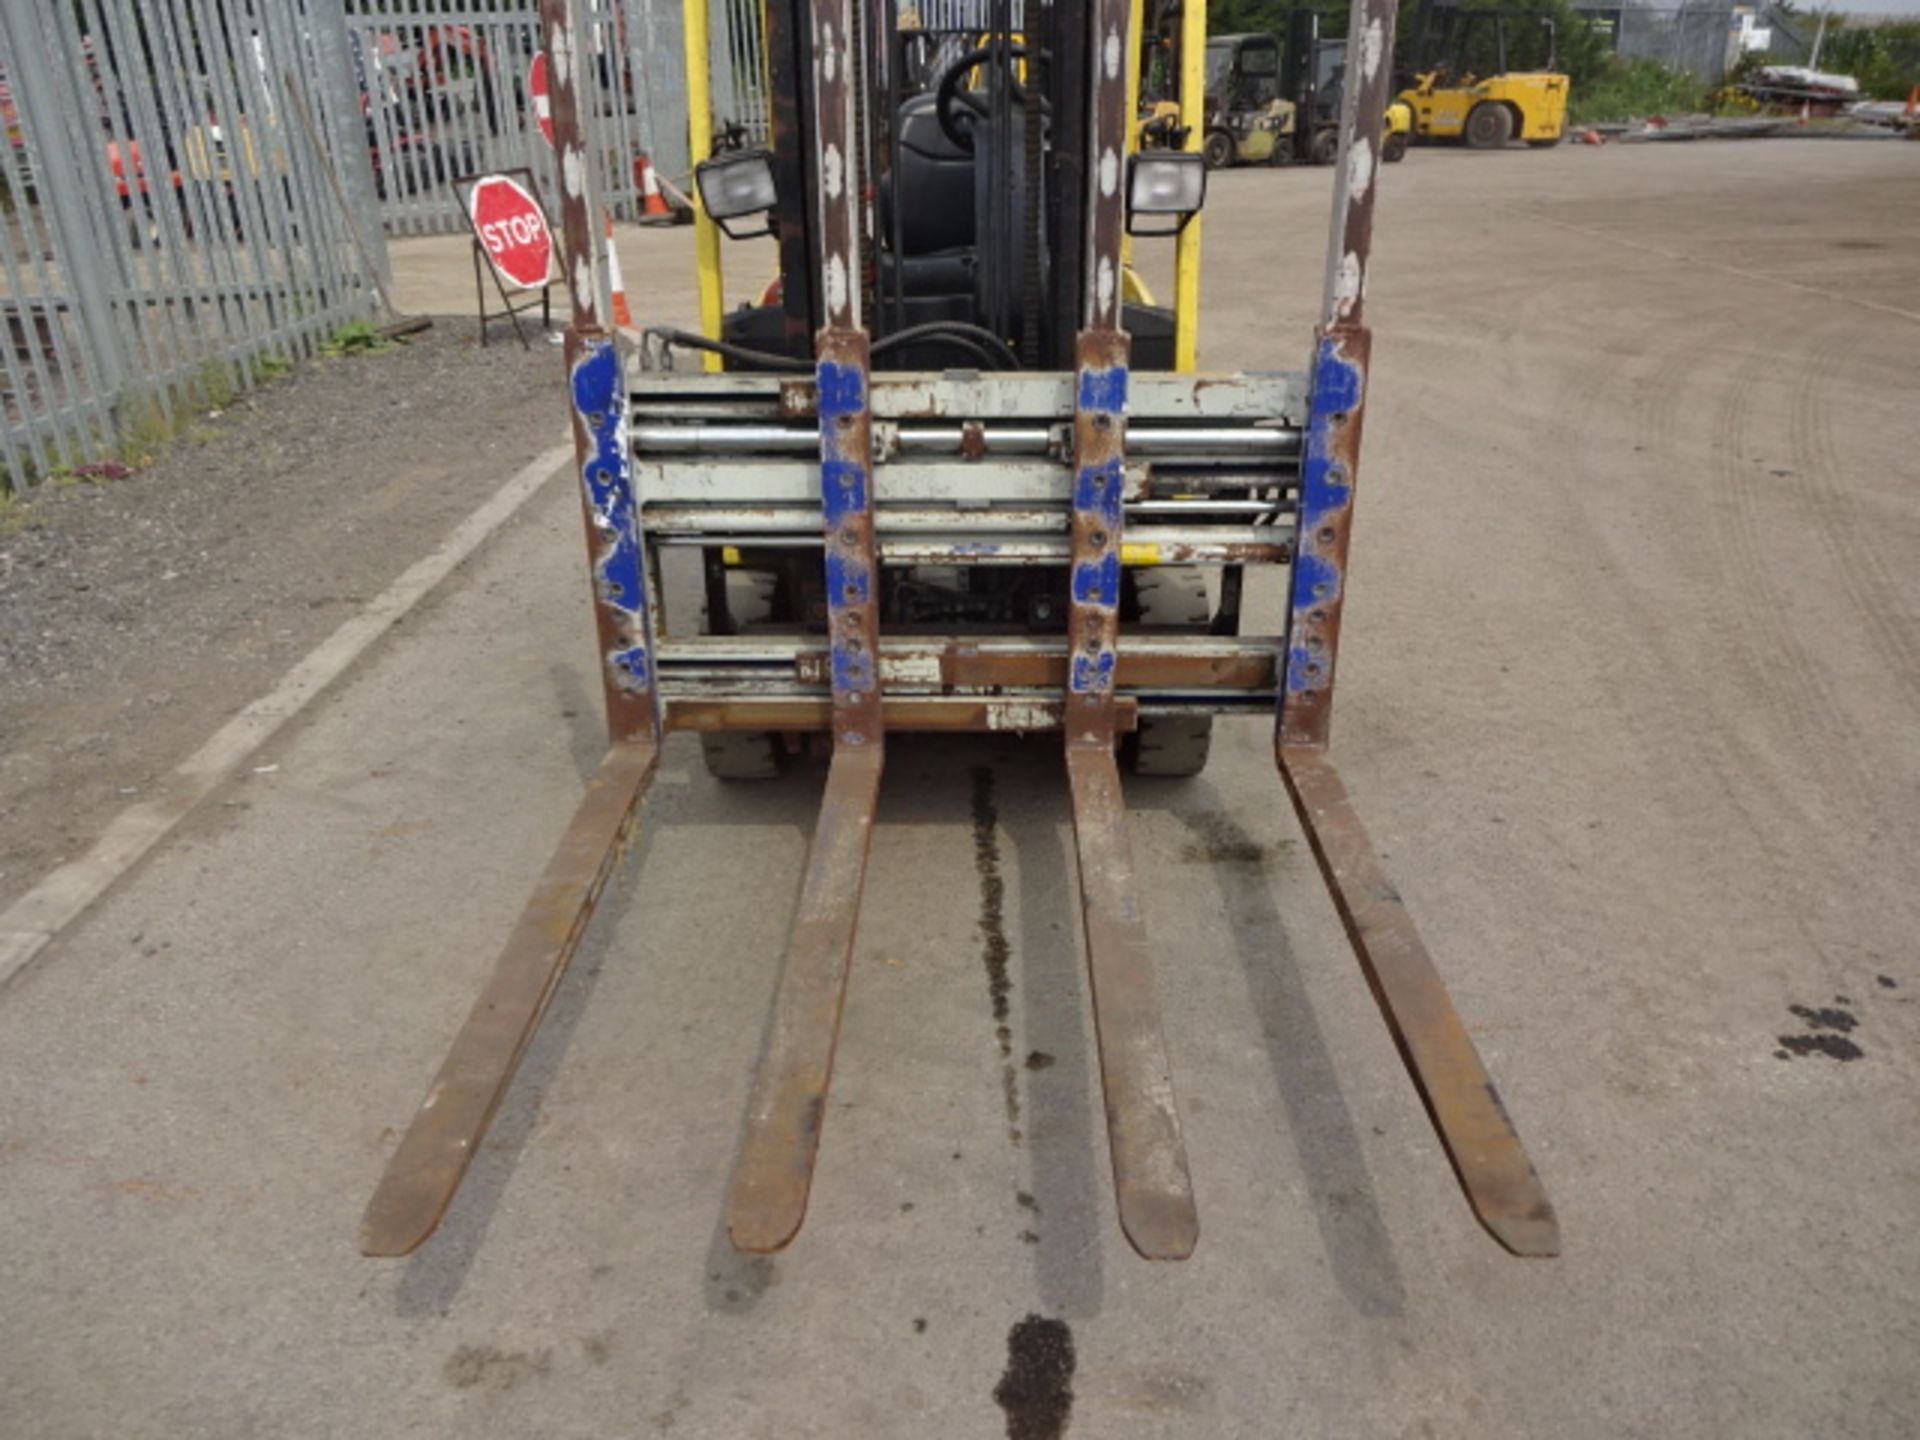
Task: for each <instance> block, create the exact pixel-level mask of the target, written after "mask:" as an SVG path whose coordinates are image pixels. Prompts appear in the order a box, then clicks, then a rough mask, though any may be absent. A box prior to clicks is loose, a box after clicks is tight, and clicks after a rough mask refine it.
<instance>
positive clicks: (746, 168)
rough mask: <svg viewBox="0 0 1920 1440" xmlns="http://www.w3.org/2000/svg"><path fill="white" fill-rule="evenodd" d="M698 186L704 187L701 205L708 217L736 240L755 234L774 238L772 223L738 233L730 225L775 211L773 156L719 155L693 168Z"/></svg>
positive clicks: (755, 153) (753, 152)
mask: <svg viewBox="0 0 1920 1440" xmlns="http://www.w3.org/2000/svg"><path fill="white" fill-rule="evenodd" d="M693 178H694V183H695V184H697V185H698V186H699V187H700V203H701V204H702V205H703V206H705V207H706V211H707V214H709V215H711V216H712V217H713V218H714V219H715V220H717V221H719V222H720V228H721V229H722V230H724V231H726V232H727V235H728V236H729V237H730V238H732V239H735V240H746V239H750V238H751V237H753V236H755V235H770V234H772V233H773V226H772V224H771V223H770V222H769V223H767V224H764V225H762V226H761V227H760V229H758V230H745V231H741V230H735V229H734V228H733V227H732V226H731V225H729V224H728V223H727V222H728V221H729V220H738V219H740V218H741V217H743V216H747V215H760V214H764V213H766V212H767V211H770V210H772V209H773V205H774V200H775V199H776V198H777V197H776V196H775V194H774V189H773V157H772V156H771V155H769V154H768V153H767V152H766V151H764V150H738V151H733V152H731V153H728V154H725V155H716V156H714V158H713V159H711V160H703V161H701V162H700V163H699V164H698V165H696V166H694V167H693Z"/></svg>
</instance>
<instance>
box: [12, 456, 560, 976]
mask: <svg viewBox="0 0 1920 1440" xmlns="http://www.w3.org/2000/svg"><path fill="white" fill-rule="evenodd" d="M572 458H573V446H572V445H571V444H568V445H559V446H556V447H554V448H553V449H551V450H548V451H546V452H545V453H544V454H542V455H540V456H539V457H538V458H536V459H535V460H534V461H533V462H532V463H531V464H529V465H528V466H527V467H526V468H525V469H523V470H521V471H520V472H519V473H518V474H517V475H515V476H514V477H513V478H512V479H511V480H509V481H507V483H506V484H504V485H502V486H501V487H500V488H499V489H498V490H496V491H495V492H494V493H493V495H492V496H491V497H490V498H489V499H488V500H487V502H486V503H485V504H484V505H482V506H481V507H480V508H479V509H478V510H475V511H474V512H473V513H472V514H471V515H469V516H468V517H467V518H466V519H464V520H462V521H461V522H460V523H459V524H458V525H457V526H455V527H454V529H453V531H452V533H451V534H449V535H448V536H447V538H446V539H445V540H443V541H441V542H440V544H439V546H438V547H437V548H435V549H434V551H433V552H432V553H431V554H429V555H428V556H426V557H425V558H424V559H422V560H419V561H416V562H415V563H414V564H413V565H412V566H410V567H409V568H408V569H407V570H406V571H405V573H403V574H402V575H401V576H400V578H399V579H397V580H395V581H394V582H393V584H391V585H389V586H388V587H387V588H386V589H385V590H384V591H382V592H381V593H380V594H379V595H378V596H376V597H375V598H374V599H373V600H372V601H370V602H369V603H368V604H367V605H366V606H365V607H364V608H363V609H362V610H361V611H360V612H359V613H358V614H357V615H355V616H354V617H353V618H352V619H351V620H349V621H347V622H346V623H345V624H344V625H342V626H341V627H340V628H339V629H338V630H336V631H334V632H333V634H331V635H329V636H328V637H327V638H326V639H325V640H323V641H321V642H320V644H319V645H318V646H316V647H315V648H314V649H313V650H312V651H310V652H309V653H308V654H307V656H306V658H305V659H303V660H301V661H300V663H299V664H297V665H295V666H294V667H293V669H291V670H289V671H288V672H287V673H286V674H285V675H284V676H282V677H281V679H280V683H279V684H278V685H276V686H274V687H273V689H272V690H270V691H268V692H267V693H266V694H265V695H262V696H261V697H260V698H259V699H258V700H255V701H254V702H253V703H252V704H251V705H249V706H247V707H246V709H244V710H242V711H241V712H240V713H239V714H237V715H235V716H234V717H233V718H232V719H231V720H229V721H228V722H227V723H226V724H225V725H223V726H221V727H220V729H219V730H217V731H216V732H214V735H213V738H212V739H211V740H209V741H207V743H206V744H204V745H202V746H201V747H200V748H199V750H197V751H196V752H194V754H193V755H191V756H189V757H188V758H187V759H186V760H185V761H184V762H182V763H181V764H180V765H179V766H178V767H177V768H176V769H175V770H174V771H173V772H172V773H171V774H170V775H168V776H167V778H166V780H165V781H163V782H162V784H161V786H160V790H159V793H158V794H156V795H155V796H154V798H153V799H151V800H142V801H141V802H140V803H139V804H137V805H129V806H128V807H127V808H126V809H125V810H122V811H121V812H120V813H119V814H118V815H117V816H115V817H114V819H113V821H112V823H110V824H109V825H108V826H107V828H106V830H105V831H103V832H102V833H101V836H100V838H99V839H98V840H97V841H95V842H94V845H93V848H92V849H91V850H89V851H87V853H86V854H85V855H83V856H81V857H80V858H79V859H78V860H74V861H70V862H69V863H68V864H65V865H62V866H61V867H60V868H59V869H57V870H55V871H53V872H52V873H51V874H49V875H48V876H47V877H46V878H45V879H44V880H42V881H41V882H40V883H39V884H38V885H35V886H34V887H33V889H31V890H29V891H28V892H27V893H26V894H24V895H22V896H21V897H20V898H19V899H18V900H16V901H14V902H13V904H12V905H11V906H9V907H8V909H7V910H6V912H5V913H4V914H0V988H4V987H5V986H6V985H7V983H8V982H9V981H11V980H12V979H13V978H14V977H15V976H16V975H18V974H19V973H20V972H21V971H22V970H23V969H25V968H26V966H27V964H28V962H30V961H31V960H32V959H33V958H34V956H36V955H38V954H39V953H40V952H41V951H42V950H44V949H45V948H46V947H47V945H48V944H50V943H51V942H52V940H53V938H54V937H55V936H56V935H58V934H59V933H60V932H61V930H62V929H64V928H65V927H66V926H68V925H70V924H72V923H73V922H74V921H75V920H76V919H78V918H79V917H80V915H81V914H82V913H83V912H84V911H85V910H86V909H87V907H88V906H90V905H91V904H93V902H94V901H95V900H98V899H99V898H100V897H101V895H103V894H104V893H106V890H107V888H108V887H109V886H110V885H112V884H113V883H114V881H116V880H118V879H119V878H120V877H121V876H122V875H124V874H126V873H127V871H128V870H130V869H131V868H132V867H133V866H134V865H135V864H137V863H138V862H139V860H140V859H141V857H142V856H144V855H145V854H146V853H147V852H148V851H149V850H151V849H153V847H154V846H155V845H157V844H159V843H160V841H161V840H163V839H165V838H166V835H167V832H168V831H170V830H172V829H173V827H174V826H175V825H178V824H179V823H180V821H181V820H183V819H185V818H186V816H187V815H188V813H189V812H191V811H192V810H193V808H194V807H195V806H197V805H198V804H199V803H200V802H201V801H202V800H204V799H206V798H207V796H209V795H210V794H212V793H213V792H214V790H215V789H217V788H218V787H219V786H220V785H222V784H224V783H225V782H226V781H227V780H228V779H229V778H231V777H232V775H233V774H234V772H235V771H236V770H238V769H239V768H240V767H241V766H242V765H244V764H245V763H246V762H247V761H248V760H249V759H250V758H252V756H253V755H254V753H255V752H256V751H258V750H259V748H260V747H261V746H262V745H264V744H266V743H267V741H269V740H271V739H272V738H273V737H274V736H275V735H276V734H278V733H279V731H280V729H281V727H283V726H284V725H285V724H286V723H287V722H288V721H289V720H291V719H293V718H294V716H296V715H298V714H299V713H300V711H301V710H302V709H304V708H305V707H306V706H307V705H308V704H309V703H310V702H311V701H312V700H313V699H314V697H315V696H317V695H319V694H320V692H321V691H323V690H325V689H326V688H327V686H329V685H331V684H332V683H333V682H334V681H335V680H337V679H339V678H340V676H341V675H342V674H343V673H344V672H345V671H346V669H347V667H348V666H350V665H352V664H353V662H354V661H356V660H358V659H359V658H360V657H361V655H363V654H365V653H366V651H367V649H368V647H369V646H371V645H372V644H373V643H374V642H375V641H376V640H378V639H379V638H380V637H381V636H383V635H385V634H386V633H387V631H389V630H391V629H392V628H393V626H394V623H395V622H396V621H398V620H399V619H400V618H401V617H402V616H403V615H405V614H406V613H407V612H408V611H409V610H411V609H413V607H414V606H415V605H417V604H419V603H420V602H421V601H422V600H423V599H425V598H426V597H427V596H428V595H429V594H431V593H432V592H433V589H434V587H435V586H437V585H439V583H440V582H441V581H442V580H445V579H446V578H447V576H449V575H450V574H452V573H453V571H454V570H455V569H457V568H458V567H459V565H460V563H461V562H462V561H463V560H465V559H466V558H467V557H468V556H469V555H471V554H473V552H474V551H475V550H477V549H479V548H480V546H481V545H482V544H483V543H484V542H485V541H486V539H487V537H488V536H490V535H492V534H493V532H494V531H496V530H498V529H499V528H500V527H501V526H502V525H503V524H505V523H506V521H507V520H508V519H510V518H511V517H512V515H513V513H514V512H515V511H516V510H518V509H519V508H520V507H521V506H522V505H523V504H525V503H526V502H527V501H528V500H529V499H530V498H532V496H533V494H534V493H535V492H536V491H538V490H539V489H540V488H541V487H542V486H543V485H545V484H546V482H547V481H548V480H550V479H552V478H553V477H554V476H555V475H556V474H558V473H559V472H560V470H561V468H562V467H563V466H565V465H568V464H569V463H570V462H571V461H572Z"/></svg>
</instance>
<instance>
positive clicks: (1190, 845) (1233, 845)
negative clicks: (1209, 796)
mask: <svg viewBox="0 0 1920 1440" xmlns="http://www.w3.org/2000/svg"><path fill="white" fill-rule="evenodd" d="M1176 818H1177V819H1178V820H1179V821H1180V823H1181V824H1182V825H1185V826H1186V827H1187V829H1188V831H1189V832H1191V833H1192V835H1193V838H1192V839H1191V840H1189V841H1187V842H1186V844H1184V845H1182V846H1181V847H1180V860H1181V863H1182V864H1186V865H1244V866H1249V867H1257V866H1261V865H1264V864H1266V863H1267V861H1268V860H1270V859H1272V858H1273V856H1274V854H1275V853H1276V852H1278V851H1281V850H1284V849H1285V848H1286V847H1287V846H1289V845H1291V844H1292V843H1293V842H1292V841H1291V840H1282V841H1279V842H1278V843H1277V844H1273V845H1262V844H1261V843H1260V842H1259V841H1257V840H1255V839H1254V838H1253V837H1252V836H1250V835H1248V834H1247V833H1246V831H1244V830H1242V829H1241V828H1240V827H1239V826H1238V825H1236V824H1235V823H1234V822H1233V821H1232V820H1231V819H1230V818H1228V817H1227V816H1225V815H1220V814H1217V813H1216V812H1214V811H1211V810H1195V811H1186V812H1181V813H1179V814H1178V815H1177V817H1176Z"/></svg>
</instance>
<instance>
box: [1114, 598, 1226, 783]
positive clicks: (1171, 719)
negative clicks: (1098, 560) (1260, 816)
mask: <svg viewBox="0 0 1920 1440" xmlns="http://www.w3.org/2000/svg"><path fill="white" fill-rule="evenodd" d="M1126 577H1127V581H1128V583H1127V585H1126V587H1125V589H1124V590H1123V591H1122V592H1121V597H1120V604H1121V612H1120V613H1121V618H1122V619H1124V620H1129V621H1132V622H1133V623H1134V624H1136V625H1142V626H1152V627H1153V628H1154V629H1156V630H1166V629H1176V630H1189V631H1192V632H1194V633H1196V634H1202V635H1204V634H1205V633H1206V632H1207V626H1208V623H1209V622H1210V621H1211V620H1212V618H1213V610H1212V607H1211V606H1210V605H1209V604H1208V602H1207V581H1206V576H1205V575H1204V573H1202V571H1201V570H1200V569H1199V568H1198V567H1197V566H1193V565H1161V566H1155V567H1153V568H1152V569H1141V570H1129V571H1127V572H1126ZM1212 744H1213V717H1212V716H1211V715H1155V716H1142V717H1141V719H1140V726H1139V728H1138V729H1137V730H1135V731H1134V732H1133V733H1132V734H1131V735H1129V736H1127V737H1126V739H1125V740H1124V741H1122V742H1121V749H1120V758H1121V759H1122V760H1123V761H1124V762H1125V763H1126V765H1127V768H1129V769H1130V770H1132V771H1133V773H1134V774H1136V775H1161V776H1167V777H1171V778H1176V779H1185V778H1188V777H1191V776H1194V775H1198V774H1199V773H1200V772H1201V771H1202V770H1204V769H1206V768H1207V752H1208V750H1209V749H1211V748H1212Z"/></svg>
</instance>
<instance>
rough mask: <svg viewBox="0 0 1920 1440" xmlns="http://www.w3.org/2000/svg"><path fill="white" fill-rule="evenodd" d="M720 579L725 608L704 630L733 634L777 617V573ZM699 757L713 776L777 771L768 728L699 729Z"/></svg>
mask: <svg viewBox="0 0 1920 1440" xmlns="http://www.w3.org/2000/svg"><path fill="white" fill-rule="evenodd" d="M726 583H727V613H726V615H724V616H709V617H708V622H707V629H708V631H709V632H710V633H715V634H733V635H738V634H741V633H743V632H745V631H746V630H747V629H748V628H749V627H751V626H759V625H765V624H768V623H770V622H772V621H775V620H777V619H779V618H780V617H779V616H778V615H777V614H776V613H775V611H776V609H777V604H778V599H779V593H780V586H779V580H778V578H777V577H775V576H773V575H770V574H767V573H766V572H764V571H757V570H728V571H727V580H726ZM700 758H701V759H703V760H704V761H706V764H707V773H708V774H709V775H711V776H713V778H714V779H716V780H771V779H773V778H774V777H775V776H777V775H778V774H779V773H780V737H779V735H778V734H776V733H775V732H774V731H771V730H702V731H701V732H700Z"/></svg>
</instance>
